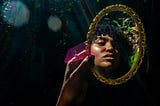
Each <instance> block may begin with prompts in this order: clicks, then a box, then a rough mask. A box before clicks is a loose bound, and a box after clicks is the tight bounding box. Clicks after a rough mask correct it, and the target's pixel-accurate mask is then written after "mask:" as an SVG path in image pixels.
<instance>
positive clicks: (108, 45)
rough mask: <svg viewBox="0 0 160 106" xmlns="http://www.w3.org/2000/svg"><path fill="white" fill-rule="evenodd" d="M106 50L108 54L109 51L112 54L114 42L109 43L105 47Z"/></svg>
mask: <svg viewBox="0 0 160 106" xmlns="http://www.w3.org/2000/svg"><path fill="white" fill-rule="evenodd" d="M105 49H106V51H107V52H108V51H110V52H111V51H112V50H113V44H112V42H107V43H106V45H105Z"/></svg>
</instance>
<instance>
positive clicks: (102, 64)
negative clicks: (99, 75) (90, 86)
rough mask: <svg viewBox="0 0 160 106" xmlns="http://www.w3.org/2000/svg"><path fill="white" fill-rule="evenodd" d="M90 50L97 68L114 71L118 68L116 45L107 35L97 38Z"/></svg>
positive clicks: (118, 57)
mask: <svg viewBox="0 0 160 106" xmlns="http://www.w3.org/2000/svg"><path fill="white" fill-rule="evenodd" d="M90 49H91V55H93V56H94V64H95V66H96V67H97V68H101V69H104V68H105V69H108V70H115V69H116V68H117V67H118V65H119V62H120V61H119V60H120V53H119V50H118V45H117V43H116V41H115V40H114V39H113V38H112V37H111V36H109V35H108V34H104V35H101V36H98V37H97V38H96V39H95V40H93V41H92V44H91V48H90Z"/></svg>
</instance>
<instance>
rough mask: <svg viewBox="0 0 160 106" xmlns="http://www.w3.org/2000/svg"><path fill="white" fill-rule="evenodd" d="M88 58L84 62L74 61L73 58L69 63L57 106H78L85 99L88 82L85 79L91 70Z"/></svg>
mask: <svg viewBox="0 0 160 106" xmlns="http://www.w3.org/2000/svg"><path fill="white" fill-rule="evenodd" d="M88 58H89V57H88V56H86V57H85V58H84V59H83V60H82V61H74V59H76V57H73V58H72V59H71V60H70V61H69V62H68V63H67V67H66V71H65V75H64V81H63V85H62V89H61V92H60V95H59V98H58V101H57V105H56V106H71V105H73V106H77V105H80V104H81V102H82V101H83V99H84V98H85V94H86V89H87V82H86V80H85V78H84V76H86V75H85V74H86V72H87V71H88V69H89V66H88V63H87V61H88Z"/></svg>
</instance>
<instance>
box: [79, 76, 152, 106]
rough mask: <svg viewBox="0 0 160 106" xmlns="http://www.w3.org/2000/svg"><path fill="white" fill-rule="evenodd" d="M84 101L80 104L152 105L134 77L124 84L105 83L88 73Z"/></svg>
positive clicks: (108, 105)
mask: <svg viewBox="0 0 160 106" xmlns="http://www.w3.org/2000/svg"><path fill="white" fill-rule="evenodd" d="M87 80H88V89H87V94H86V98H85V102H84V104H83V105H82V106H152V105H150V103H149V100H147V95H146V94H145V93H146V92H145V90H144V87H143V86H141V85H140V84H139V83H138V81H137V80H136V78H135V77H133V78H132V79H130V80H129V81H127V82H126V83H124V84H120V85H113V86H112V85H107V84H104V83H102V82H100V81H98V80H96V78H95V77H94V76H93V74H92V73H90V75H89V78H87Z"/></svg>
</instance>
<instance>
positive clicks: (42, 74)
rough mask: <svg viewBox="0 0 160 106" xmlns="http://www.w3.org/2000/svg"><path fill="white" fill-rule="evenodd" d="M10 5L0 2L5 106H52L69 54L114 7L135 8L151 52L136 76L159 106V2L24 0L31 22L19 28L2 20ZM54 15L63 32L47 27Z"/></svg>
mask: <svg viewBox="0 0 160 106" xmlns="http://www.w3.org/2000/svg"><path fill="white" fill-rule="evenodd" d="M12 1H16V0H1V1H0V105H1V106H4V105H8V104H9V105H14V104H16V105H17V104H20V105H21V106H23V105H26V104H28V105H31V104H36V105H39V104H43V105H45V106H54V105H55V103H56V101H57V98H58V95H59V91H60V89H61V85H62V81H63V75H64V71H65V65H66V64H65V63H64V58H65V55H66V52H67V50H68V49H69V48H71V47H73V46H74V45H77V44H79V43H81V42H83V41H84V40H85V38H86V34H87V32H88V27H89V25H90V23H91V21H92V19H93V18H94V16H95V15H96V14H97V13H98V12H99V11H100V10H101V9H102V8H104V7H106V6H108V5H111V4H116V3H121V4H125V5H127V6H129V7H131V8H132V9H134V10H135V12H136V13H137V14H138V15H139V17H140V18H141V20H142V22H143V24H144V28H145V33H146V39H147V40H146V43H147V47H146V53H145V56H144V59H143V62H142V65H141V67H140V68H139V70H138V72H139V73H140V75H142V78H143V79H144V80H145V83H146V85H147V86H146V88H147V92H148V94H149V96H150V98H151V99H152V100H153V102H154V103H155V104H157V106H158V105H160V103H159V99H158V98H160V96H159V93H160V91H159V89H160V88H159V81H160V79H159V77H160V67H159V61H160V58H159V45H160V44H159V41H160V33H159V19H160V17H159V16H158V15H159V13H160V12H159V7H160V2H159V0H157V1H156V0H20V1H21V3H24V4H25V5H26V6H27V7H28V9H29V11H30V15H29V16H30V17H29V21H28V23H27V24H24V25H21V26H18V27H17V26H15V24H14V25H10V24H8V23H7V22H6V21H5V19H4V18H6V17H5V16H4V10H5V8H9V7H7V6H6V5H7V3H8V2H12ZM19 9H22V8H19ZM17 11H18V10H17ZM50 16H53V17H56V18H57V17H58V19H59V20H60V22H61V23H59V24H61V28H60V29H59V30H54V31H53V30H51V29H49V28H48V24H47V20H48V18H49V17H50ZM132 99H133V101H134V98H132ZM137 106H138V104H137Z"/></svg>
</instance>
